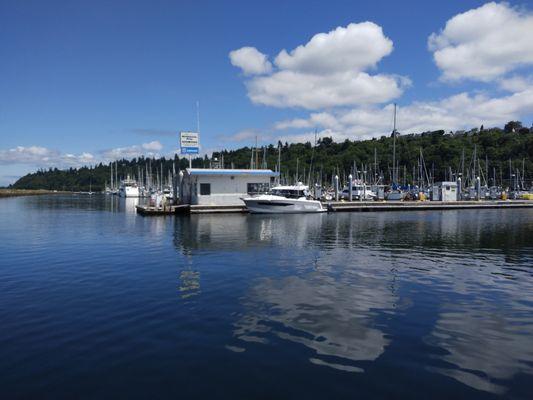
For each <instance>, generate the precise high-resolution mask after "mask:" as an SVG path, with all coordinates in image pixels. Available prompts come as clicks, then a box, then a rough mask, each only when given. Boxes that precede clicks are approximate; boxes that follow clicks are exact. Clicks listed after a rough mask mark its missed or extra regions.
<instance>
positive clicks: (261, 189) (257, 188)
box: [247, 183, 270, 194]
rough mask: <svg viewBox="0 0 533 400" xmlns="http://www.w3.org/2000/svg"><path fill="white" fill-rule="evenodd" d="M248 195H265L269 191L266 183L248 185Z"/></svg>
mask: <svg viewBox="0 0 533 400" xmlns="http://www.w3.org/2000/svg"><path fill="white" fill-rule="evenodd" d="M247 189H248V190H247V191H248V194H257V193H266V192H268V191H269V190H270V185H269V184H268V183H249V184H248V187H247Z"/></svg>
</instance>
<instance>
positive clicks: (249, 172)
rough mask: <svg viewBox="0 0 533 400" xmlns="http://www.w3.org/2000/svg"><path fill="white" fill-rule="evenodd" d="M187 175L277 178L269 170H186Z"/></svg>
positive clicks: (277, 173)
mask: <svg viewBox="0 0 533 400" xmlns="http://www.w3.org/2000/svg"><path fill="white" fill-rule="evenodd" d="M185 171H186V172H187V173H188V174H189V175H241V176H242V175H263V176H278V175H279V172H274V171H272V170H271V169H209V168H187V169H186V170H185Z"/></svg>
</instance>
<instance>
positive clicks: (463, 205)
mask: <svg viewBox="0 0 533 400" xmlns="http://www.w3.org/2000/svg"><path fill="white" fill-rule="evenodd" d="M324 206H325V207H327V209H328V211H330V212H377V211H422V210H468V209H480V208H485V209H486V208H533V200H481V201H453V202H444V201H351V202H350V201H331V202H327V203H324ZM136 209H137V213H139V214H141V215H174V214H222V213H224V214H225V213H247V212H248V210H247V209H246V207H245V206H244V205H242V206H239V205H229V206H213V205H189V204H180V205H173V206H166V207H164V208H162V207H153V206H148V205H138V206H136Z"/></svg>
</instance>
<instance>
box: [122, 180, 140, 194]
mask: <svg viewBox="0 0 533 400" xmlns="http://www.w3.org/2000/svg"><path fill="white" fill-rule="evenodd" d="M118 195H119V196H120V197H139V186H137V182H136V181H134V180H133V179H130V177H129V176H128V177H127V178H126V179H124V180H123V181H122V182H121V183H120V188H119V189H118Z"/></svg>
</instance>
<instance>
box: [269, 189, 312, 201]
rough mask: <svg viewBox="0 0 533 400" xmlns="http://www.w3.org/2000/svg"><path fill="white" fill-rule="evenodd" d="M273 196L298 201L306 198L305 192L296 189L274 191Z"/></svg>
mask: <svg viewBox="0 0 533 400" xmlns="http://www.w3.org/2000/svg"><path fill="white" fill-rule="evenodd" d="M272 194H273V195H274V196H283V197H286V198H289V199H298V198H300V197H305V196H306V195H305V191H304V190H296V189H272Z"/></svg>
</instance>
